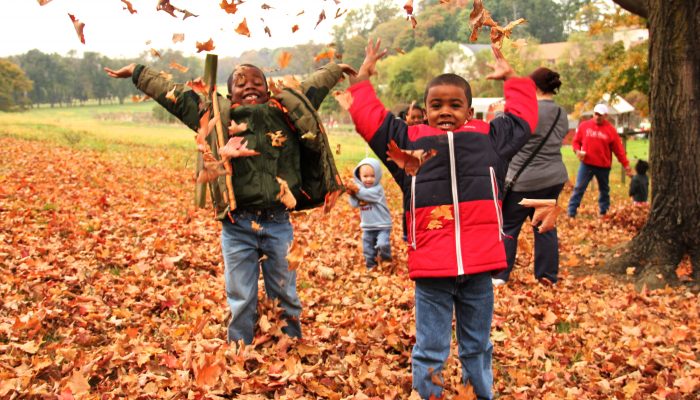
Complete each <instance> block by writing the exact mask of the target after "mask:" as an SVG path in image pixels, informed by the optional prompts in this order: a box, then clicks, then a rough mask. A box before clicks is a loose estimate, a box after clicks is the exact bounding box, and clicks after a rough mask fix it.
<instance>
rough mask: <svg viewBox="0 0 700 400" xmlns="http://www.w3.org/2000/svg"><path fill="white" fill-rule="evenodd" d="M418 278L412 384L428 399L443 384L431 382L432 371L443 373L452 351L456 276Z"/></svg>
mask: <svg viewBox="0 0 700 400" xmlns="http://www.w3.org/2000/svg"><path fill="white" fill-rule="evenodd" d="M415 282H416V292H415V296H416V299H415V301H416V344H415V345H414V346H413V351H412V354H411V368H412V371H413V388H414V389H416V390H417V391H418V393H419V394H420V396H421V398H423V399H428V398H430V396H431V395H434V396H435V397H440V396H441V395H442V387H440V386H438V385H436V384H435V383H433V382H432V375H436V376H441V375H440V374H441V372H442V370H443V367H444V364H445V361H446V360H447V356H449V355H450V340H451V338H452V311H453V309H454V291H455V278H419V279H416V280H415ZM490 284H491V281H489V285H490Z"/></svg>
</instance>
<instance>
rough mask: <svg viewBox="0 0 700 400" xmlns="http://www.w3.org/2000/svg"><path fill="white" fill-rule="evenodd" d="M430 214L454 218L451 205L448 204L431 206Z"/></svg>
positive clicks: (436, 216) (435, 216)
mask: <svg viewBox="0 0 700 400" xmlns="http://www.w3.org/2000/svg"><path fill="white" fill-rule="evenodd" d="M430 216H431V218H432V217H434V218H444V219H447V220H454V217H453V216H452V206H448V205H441V206H437V207H435V208H433V210H432V211H430Z"/></svg>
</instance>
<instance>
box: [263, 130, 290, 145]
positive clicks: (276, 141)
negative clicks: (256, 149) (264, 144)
mask: <svg viewBox="0 0 700 400" xmlns="http://www.w3.org/2000/svg"><path fill="white" fill-rule="evenodd" d="M267 136H268V137H269V138H270V141H271V144H272V147H282V145H284V142H286V141H287V137H286V136H285V135H284V134H283V133H282V131H281V130H279V131H276V132H267Z"/></svg>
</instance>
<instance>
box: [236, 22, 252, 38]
mask: <svg viewBox="0 0 700 400" xmlns="http://www.w3.org/2000/svg"><path fill="white" fill-rule="evenodd" d="M235 31H236V33H238V34H239V35H243V36H248V37H250V31H249V30H248V23H247V22H246V20H245V18H243V21H241V23H240V24H238V26H237V27H236V29H235Z"/></svg>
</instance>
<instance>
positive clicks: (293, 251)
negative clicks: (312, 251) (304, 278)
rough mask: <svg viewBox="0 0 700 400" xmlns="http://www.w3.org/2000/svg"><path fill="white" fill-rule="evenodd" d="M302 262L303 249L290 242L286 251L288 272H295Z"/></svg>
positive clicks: (294, 242)
mask: <svg viewBox="0 0 700 400" xmlns="http://www.w3.org/2000/svg"><path fill="white" fill-rule="evenodd" d="M303 260H304V248H303V247H301V245H300V244H298V243H297V242H296V241H292V243H291V244H290V245H289V249H288V250H287V263H288V264H289V265H288V267H287V268H288V269H289V270H290V271H296V269H297V268H299V265H300V264H301V262H302V261H303Z"/></svg>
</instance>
